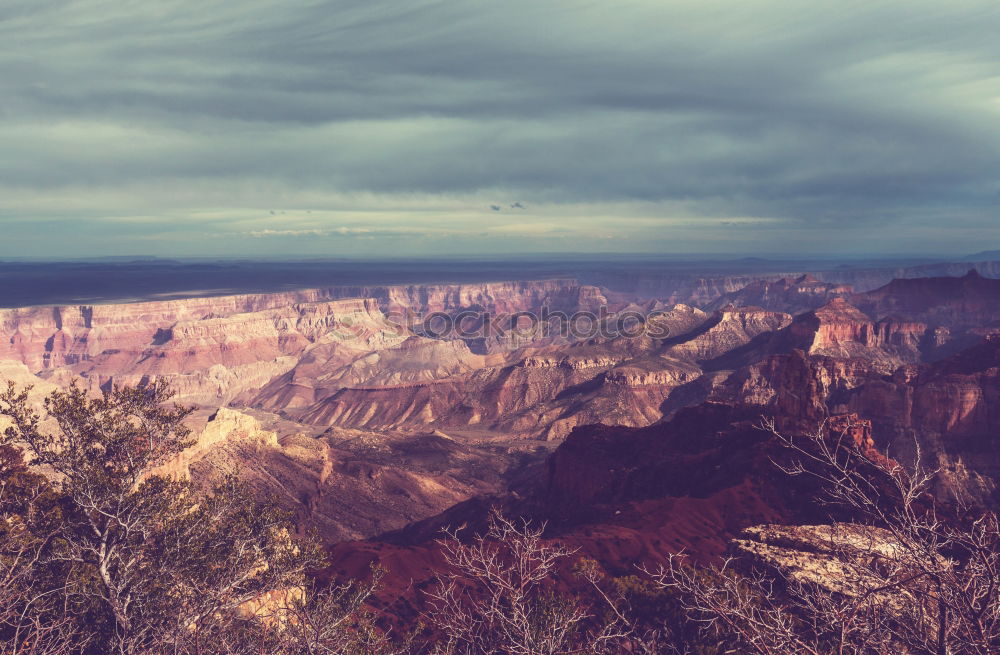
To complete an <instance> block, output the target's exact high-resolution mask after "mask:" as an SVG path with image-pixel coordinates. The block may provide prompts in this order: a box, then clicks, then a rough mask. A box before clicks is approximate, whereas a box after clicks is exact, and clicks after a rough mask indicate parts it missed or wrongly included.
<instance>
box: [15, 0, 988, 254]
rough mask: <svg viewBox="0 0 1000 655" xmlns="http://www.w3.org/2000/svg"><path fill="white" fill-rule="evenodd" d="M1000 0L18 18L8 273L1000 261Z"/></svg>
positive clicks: (29, 13)
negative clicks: (358, 261)
mask: <svg viewBox="0 0 1000 655" xmlns="http://www.w3.org/2000/svg"><path fill="white" fill-rule="evenodd" d="M998 34H1000V4H998V3H996V2H995V0H984V1H980V0H949V1H948V2H941V0H933V1H925V0H906V1H894V0H887V1H878V0H866V1H864V2H856V1H854V0H836V1H832V2H831V1H826V0H798V1H795V2H791V1H783V0H772V1H767V2H764V1H758V0H741V1H739V2H737V1H735V0H731V1H727V2H717V1H715V0H690V1H689V0H614V1H608V0H604V1H602V2H590V1H589V0H575V1H571V0H441V1H436V0H395V1H385V0H324V1H318V0H312V1H303V0H268V1H262V0H76V1H67V0H3V2H0V43H3V47H0V257H15V256H28V257H46V256H47V257H73V256H104V255H159V256H240V257H244V256H265V255H266V256H286V255H287V256H325V255H329V256H360V257H366V256H396V255H398V256H436V255H449V254H463V255H466V254H470V255H475V254H493V255H496V254H503V253H522V252H529V253H530V252H553V253H556V252H624V253H628V252H637V253H638V252H642V253H647V252H650V253H661V252H662V253H674V252H706V253H732V254H753V255H758V254H771V253H809V254H816V253H830V254H836V255H841V254H861V255H864V254H883V253H885V254H902V253H919V254H932V255H950V254H964V253H972V252H977V251H981V250H987V249H995V248H1000V220H998V219H1000V38H998V37H997V35H998Z"/></svg>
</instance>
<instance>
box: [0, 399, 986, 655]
mask: <svg viewBox="0 0 1000 655" xmlns="http://www.w3.org/2000/svg"><path fill="white" fill-rule="evenodd" d="M170 397H171V394H170V392H169V390H168V389H167V388H166V387H164V386H163V385H160V384H153V385H151V386H148V387H145V388H127V387H125V388H116V389H114V390H113V391H110V392H109V393H107V394H105V395H104V396H103V397H101V398H92V397H90V396H88V394H87V393H85V392H84V391H83V390H82V389H80V388H77V387H71V388H69V389H68V390H67V391H62V392H55V393H53V394H52V395H51V396H50V397H49V398H47V399H46V401H45V411H44V412H43V414H42V415H39V414H38V413H36V412H35V411H34V410H33V409H32V408H31V406H30V404H29V401H28V395H27V391H26V390H18V389H16V388H15V387H14V386H13V385H12V386H10V387H9V388H7V389H6V390H5V391H3V392H0V415H3V416H6V417H7V418H8V419H9V421H10V423H11V427H9V428H8V429H7V430H6V431H5V434H4V435H3V437H2V439H0V655H15V654H16V655H28V654H31V655H64V654H65V655H71V654H74V655H106V654H107V655H111V654H115V655H133V654H135V655H140V654H142V655H145V654H149V655H153V654H167V653H172V654H176V655H187V654H192V655H194V654H198V655H202V654H204V655H209V654H213V655H214V654H220V655H222V654H238V653H246V654H248V655H249V654H250V653H256V654H258V655H285V654H287V655H293V654H302V655H314V654H316V655H318V654H321V653H322V654H331V655H333V654H344V655H347V654H361V653H366V654H371V655H390V654H396V653H399V654H402V653H430V654H436V655H444V654H449V655H478V654H497V655H500V654H504V655H507V654H509V655H515V654H518V655H536V654H548V655H557V654H570V653H591V654H595V655H596V654H599V653H647V654H652V653H664V654H675V655H682V654H690V655H711V654H721V653H759V654H762V655H769V654H778V653H782V654H783V653H793V652H794V653H812V654H814V655H826V654H828V653H830V654H832V653H837V654H844V653H852V654H869V653H870V654H873V655H888V654H890V653H892V654H898V653H913V654H915V655H918V654H919V655H923V654H926V655H931V654H933V655H964V654H966V653H968V654H973V655H981V654H982V655H985V654H986V653H997V652H1000V529H998V524H997V518H996V516H995V515H994V514H992V513H989V512H982V511H980V512H973V511H971V510H968V511H965V512H964V513H955V512H951V513H950V514H949V516H950V518H947V519H946V518H944V517H943V516H941V515H940V514H939V512H938V511H937V510H936V508H935V505H934V503H933V502H932V500H931V498H930V495H929V494H928V491H929V487H930V485H931V484H932V482H933V479H934V473H933V472H928V471H925V470H923V469H922V468H921V467H920V466H919V461H920V460H919V455H918V457H917V460H916V462H917V465H916V466H915V467H913V468H912V469H907V468H904V467H903V466H900V465H899V464H897V463H895V462H893V461H892V460H888V459H886V458H884V457H880V456H877V454H873V453H872V452H871V451H870V450H869V449H867V448H866V447H864V445H863V444H857V443H855V442H852V441H851V440H850V439H844V438H842V437H841V438H838V437H837V436H836V435H832V436H831V435H829V434H827V433H825V432H824V431H822V430H820V431H818V432H816V433H815V434H813V435H806V436H804V437H786V436H784V435H782V434H780V433H778V431H777V430H776V429H775V428H774V426H773V425H770V426H766V428H767V429H770V430H771V431H772V433H773V434H774V435H775V437H776V438H778V439H780V440H781V441H782V442H783V443H785V445H786V446H787V447H788V449H789V451H790V452H791V453H792V454H793V463H792V465H791V466H789V467H787V469H786V472H787V473H789V474H791V475H805V476H811V477H813V478H815V479H817V480H819V481H820V482H821V483H822V485H823V487H824V488H825V489H826V491H827V494H828V495H827V501H828V502H831V503H834V504H838V505H840V506H841V507H842V508H846V509H847V511H848V512H849V515H850V516H851V517H852V518H853V519H854V520H855V521H856V522H857V524H856V526H855V530H856V531H855V532H853V533H852V534H855V535H856V534H862V535H866V538H862V539H860V540H859V539H855V540H854V543H853V544H852V550H851V552H850V554H847V555H844V557H842V558H841V559H840V560H839V561H838V566H837V567H836V569H835V570H836V572H837V575H838V576H840V578H841V579H840V580H836V581H830V580H823V579H808V578H803V577H802V576H798V575H794V574H792V573H789V572H788V571H785V570H782V569H781V568H780V567H777V568H776V567H773V566H771V567H767V566H761V565H760V563H759V562H758V563H757V564H756V565H754V564H746V563H742V562H740V561H738V560H730V561H728V562H725V563H724V564H723V565H720V566H718V567H715V568H695V567H692V566H691V565H689V564H688V563H687V562H686V561H685V560H684V558H683V557H678V556H673V557H670V558H669V559H668V560H667V561H666V563H665V564H664V565H663V566H660V567H657V568H653V567H650V568H649V569H647V570H642V571H640V570H637V571H635V572H634V575H629V576H626V577H623V578H617V579H612V578H608V577H607V576H605V575H604V574H603V573H602V571H601V569H600V567H599V565H598V564H597V563H596V562H592V561H586V560H582V559H578V558H577V556H576V553H575V551H574V550H573V549H571V548H567V547H565V546H563V545H560V544H558V543H555V542H552V541H550V540H546V539H544V538H543V528H542V527H533V526H532V525H530V524H529V523H526V522H522V521H516V520H512V519H510V518H507V517H504V516H503V515H502V514H500V513H499V512H494V513H492V514H491V516H490V517H489V521H488V528H487V530H486V531H485V532H484V533H483V534H481V535H465V534H460V533H458V532H449V533H447V534H445V535H444V536H443V538H442V540H441V542H440V548H441V550H442V552H443V553H444V556H445V562H446V566H445V567H444V568H443V570H442V571H441V573H440V575H439V579H438V583H437V584H436V585H435V586H433V587H432V588H431V589H430V590H428V591H427V592H426V594H425V597H424V598H423V599H422V601H423V603H424V605H425V607H426V611H425V613H424V615H423V617H422V620H421V621H420V624H419V625H416V626H412V629H411V630H409V632H408V634H405V635H403V634H398V633H393V632H392V631H389V630H387V629H384V627H380V624H379V621H378V617H377V615H376V614H374V613H373V611H372V610H371V608H370V603H369V601H370V600H371V599H372V594H373V592H374V590H375V589H376V587H377V585H378V582H379V578H380V575H381V572H380V571H374V572H373V576H372V578H371V579H370V580H367V581H365V582H363V583H352V582H346V583H344V584H343V585H340V586H338V585H336V584H334V585H329V586H327V587H325V588H316V587H314V586H313V584H312V582H311V578H310V576H309V572H310V571H315V570H318V569H319V568H321V567H322V566H323V556H322V551H321V549H320V548H319V547H318V545H317V544H315V543H314V542H311V541H310V540H308V539H302V538H297V537H295V536H294V535H293V531H292V526H291V524H290V523H289V520H288V517H287V516H286V515H284V514H283V513H282V512H280V511H279V510H278V509H276V508H275V507H274V506H273V505H271V504H269V503H268V502H267V501H266V500H262V499H259V498H257V497H256V495H255V494H254V493H253V491H252V490H251V489H248V488H246V487H244V486H243V485H242V484H241V483H240V482H239V481H238V480H237V479H235V478H230V479H225V480H223V481H222V482H221V483H220V484H218V485H216V486H214V487H213V488H210V489H200V488H197V487H196V486H195V485H193V484H192V483H191V482H189V481H185V480H176V479H172V478H171V477H168V476H166V475H164V474H162V471H163V470H164V469H163V466H164V464H166V463H168V462H169V461H170V460H171V459H172V458H174V457H176V456H177V455H178V454H179V453H180V452H181V451H183V450H184V448H186V447H187V446H188V445H189V443H190V440H189V431H188V430H187V428H185V427H184V424H183V421H184V419H185V418H186V416H187V415H188V413H189V411H190V410H188V409H186V408H183V407H179V406H176V405H172V404H170V403H169V399H170ZM25 460H27V461H25ZM858 530H860V532H858ZM571 564H572V566H570V565H571ZM571 568H572V569H573V570H574V571H575V573H574V574H573V578H572V580H573V582H572V584H567V582H566V576H567V571H569V570H570V569H571Z"/></svg>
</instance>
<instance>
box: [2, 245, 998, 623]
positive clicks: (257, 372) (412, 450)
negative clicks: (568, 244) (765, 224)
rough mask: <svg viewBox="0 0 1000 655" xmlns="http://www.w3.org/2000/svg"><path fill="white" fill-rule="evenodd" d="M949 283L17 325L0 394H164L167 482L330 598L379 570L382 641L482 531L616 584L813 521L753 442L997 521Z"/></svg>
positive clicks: (479, 299) (26, 317)
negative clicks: (263, 531)
mask: <svg viewBox="0 0 1000 655" xmlns="http://www.w3.org/2000/svg"><path fill="white" fill-rule="evenodd" d="M955 266H956V267H958V266H960V265H955ZM970 268H971V267H970V266H967V265H966V266H965V267H964V270H962V271H954V272H955V273H958V274H957V275H956V276H953V277H925V278H912V279H898V280H890V281H887V282H886V283H885V284H884V285H882V286H878V287H876V288H869V289H865V290H861V291H859V290H858V288H859V287H855V286H854V283H853V282H848V281H844V280H840V279H834V277H835V276H832V275H828V274H824V273H823V272H816V273H814V274H811V275H810V274H804V273H800V274H795V275H762V276H757V277H753V276H749V277H747V278H737V277H729V278H726V279H725V280H720V279H718V278H716V279H708V278H705V279H702V281H701V282H698V283H696V284H690V283H689V282H690V281H687V282H684V283H683V284H675V285H674V286H670V284H669V283H668V282H666V281H665V280H668V279H669V277H668V276H661V277H660V278H658V279H659V282H657V283H656V284H653V283H652V282H651V281H650V280H649V279H648V278H643V279H640V280H633V282H635V284H633V286H632V287H628V288H625V287H624V286H623V282H622V279H621V278H620V277H617V278H613V279H608V280H604V282H605V284H601V283H600V282H601V281H600V280H594V279H590V280H588V281H587V283H584V282H581V281H580V280H578V279H571V278H553V279H544V280H534V281H499V282H473V283H453V284H448V283H437V282H435V283H428V284H401V285H384V286H364V285H353V286H351V285H345V286H330V287H323V288H316V289H311V290H298V291H282V292H278V293H261V294H238V295H222V296H206V297H198V298H185V299H173V300H162V301H144V302H134V303H120V304H95V305H63V306H47V307H37V306H33V307H23V308H11V309H3V310H0V331H2V335H0V336H2V340H0V378H3V379H5V380H11V381H13V382H14V383H15V384H17V385H22V386H23V385H34V389H33V391H32V398H33V399H34V400H36V401H38V402H40V399H41V398H42V397H43V396H44V395H45V394H46V393H48V392H50V391H51V390H53V389H57V388H60V387H64V386H65V385H67V384H70V383H71V382H74V381H76V383H78V384H81V385H83V386H84V387H85V388H87V389H88V390H90V391H91V392H92V393H95V394H96V393H100V392H101V390H104V389H108V388H109V387H110V386H111V385H115V384H129V385H136V384H138V385H143V384H148V383H150V382H151V381H153V380H157V379H164V380H166V381H168V382H169V383H170V384H171V386H172V387H173V388H174V389H175V390H176V392H177V396H176V400H177V401H179V402H181V403H184V404H188V405H191V406H193V407H194V408H195V411H194V413H193V414H192V415H191V417H190V418H189V425H190V427H191V428H192V430H193V434H194V436H195V439H196V442H195V444H194V445H193V446H192V447H191V448H189V449H188V450H187V451H185V452H184V453H182V454H181V455H179V456H178V457H176V458H175V459H173V460H171V461H169V462H167V463H166V464H164V465H163V468H162V472H163V473H165V474H167V475H170V476H172V477H178V478H188V479H191V480H193V481H195V482H197V483H198V484H205V485H208V484H210V483H211V482H212V481H215V480H218V479H220V478H221V477H222V476H225V475H228V474H237V475H239V476H240V477H242V478H244V479H245V480H247V481H249V482H250V483H251V484H252V485H253V486H254V487H255V488H257V489H259V490H260V491H261V493H266V494H268V495H270V496H272V497H274V498H276V499H277V501H278V503H279V504H280V505H281V506H283V507H284V508H285V509H287V510H288V511H289V512H291V514H292V515H293V516H294V520H295V523H296V525H297V526H299V527H300V528H301V529H302V530H303V531H309V530H314V531H317V532H318V533H319V534H320V535H321V536H322V537H323V538H324V540H325V541H326V542H327V543H328V544H329V545H330V554H331V567H330V569H329V571H328V572H327V574H328V575H331V576H342V575H362V574H363V573H364V572H365V571H366V570H367V567H368V566H369V565H370V564H371V563H372V562H375V561H378V562H381V563H382V564H384V565H385V566H386V567H387V568H388V569H389V570H390V571H392V573H391V574H390V575H389V577H388V578H387V581H386V585H387V586H386V590H385V593H384V595H383V602H384V604H385V605H386V607H387V608H389V609H391V611H392V612H396V613H398V615H399V616H404V615H406V614H407V613H410V614H412V613H413V612H415V611H417V610H418V609H419V608H418V607H417V606H416V605H415V604H414V603H416V602H417V601H416V600H415V597H414V595H413V593H410V592H407V591H406V590H407V589H410V590H412V589H413V588H414V586H419V585H420V584H421V581H427V580H430V579H432V578H433V575H434V573H433V572H434V566H435V562H439V561H440V555H439V553H437V552H436V551H435V548H436V547H435V545H434V544H435V539H436V536H437V535H438V534H439V530H440V529H441V528H442V527H444V526H446V525H455V524H459V523H465V524H468V525H470V526H475V525H478V524H481V521H482V517H483V515H484V514H485V509H486V508H487V507H489V506H491V505H500V506H502V507H504V508H506V510H507V511H509V512H511V513H513V514H517V515H519V516H523V517H526V518H530V519H533V520H537V521H545V522H546V523H547V525H548V530H549V532H550V533H551V534H552V535H555V536H558V537H559V538H560V539H562V540H564V541H567V542H569V543H571V544H573V545H574V546H576V547H578V548H580V549H581V552H582V553H584V554H587V555H590V556H593V557H595V558H596V559H598V560H599V561H600V562H601V563H602V565H603V566H605V567H607V568H608V570H612V571H617V572H619V573H624V572H627V571H629V570H631V569H633V568H634V566H635V565H636V563H637V562H640V561H645V560H647V559H649V558H654V559H655V558H656V557H657V556H661V555H662V553H664V552H677V551H679V550H681V549H684V550H686V551H688V552H694V553H697V556H698V557H703V558H712V557H719V556H721V555H722V554H723V553H725V552H726V550H727V548H729V546H728V545H727V544H728V543H729V540H731V539H733V538H735V537H737V536H739V535H740V534H743V532H742V531H744V530H746V529H748V528H751V527H752V526H755V525H760V524H786V523H792V524H802V525H815V524H821V523H823V522H825V521H828V520H829V519H830V518H831V517H830V515H829V513H828V512H826V511H825V510H823V509H822V508H819V507H817V505H816V504H815V502H814V501H813V496H814V491H815V490H814V489H812V488H810V487H809V485H808V484H805V483H804V482H802V481H796V480H789V479H787V476H784V475H783V474H782V473H781V472H780V471H778V470H776V468H775V467H774V463H773V462H774V461H775V460H780V458H781V456H782V455H781V448H780V445H779V444H777V443H775V441H774V439H773V437H771V436H769V435H768V433H767V432H766V431H762V430H760V429H759V426H760V422H761V419H762V417H770V418H773V419H774V420H775V421H776V425H778V426H779V427H780V428H781V429H782V430H785V431H789V432H805V431H809V430H814V429H816V426H818V425H820V424H825V425H826V428H825V429H828V430H830V429H839V430H842V431H848V432H851V433H852V434H857V435H858V437H857V438H859V439H864V440H867V441H870V443H871V444H872V447H873V448H877V449H879V450H881V451H884V452H885V451H887V452H889V453H890V454H891V456H893V457H895V458H897V459H898V460H899V461H902V462H906V461H912V458H913V457H915V456H916V454H917V452H918V447H919V452H920V454H921V456H922V457H923V458H924V459H925V461H926V462H927V463H930V464H932V465H933V466H934V467H935V468H937V469H939V470H940V474H939V475H938V478H937V480H936V483H935V484H936V488H937V490H938V493H939V495H940V496H941V497H942V498H954V497H962V498H968V499H970V500H971V501H973V502H975V503H977V504H980V505H983V506H996V505H997V504H998V503H1000V491H998V488H1000V458H998V457H997V455H996V452H997V437H996V436H995V435H997V434H998V428H1000V410H998V409H996V408H997V407H998V402H997V401H998V400H1000V280H997V279H994V278H992V277H988V275H990V274H1000V269H996V268H995V267H994V266H993V265H992V264H990V265H988V266H984V265H977V267H976V269H972V270H971V272H970ZM977 269H978V271H979V272H976V270H977ZM947 272H953V270H952V269H951V268H949V269H947ZM872 275H873V276H874V274H872ZM845 277H848V276H845ZM857 279H860V278H855V281H856V280H857ZM872 279H874V278H872ZM595 282H596V283H595ZM657 285H659V286H657ZM860 288H862V289H864V287H863V286H862V287H860ZM584 319H585V320H584ZM577 320H579V321H580V322H579V323H578V324H573V321H577ZM0 427H2V426H0ZM867 441H866V442H867Z"/></svg>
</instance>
